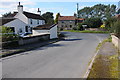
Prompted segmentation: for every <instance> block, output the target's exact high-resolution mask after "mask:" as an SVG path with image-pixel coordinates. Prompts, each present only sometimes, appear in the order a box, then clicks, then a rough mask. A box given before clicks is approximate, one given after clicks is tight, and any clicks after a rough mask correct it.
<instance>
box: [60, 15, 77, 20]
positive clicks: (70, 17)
mask: <svg viewBox="0 0 120 80" xmlns="http://www.w3.org/2000/svg"><path fill="white" fill-rule="evenodd" d="M58 20H76V17H75V16H60V17H59V18H58Z"/></svg>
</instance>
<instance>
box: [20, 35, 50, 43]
mask: <svg viewBox="0 0 120 80" xmlns="http://www.w3.org/2000/svg"><path fill="white" fill-rule="evenodd" d="M49 39H50V35H49V34H43V35H36V36H30V37H25V38H21V39H19V41H18V44H19V45H25V44H30V43H34V42H37V41H45V40H49Z"/></svg>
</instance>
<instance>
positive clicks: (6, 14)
mask: <svg viewBox="0 0 120 80" xmlns="http://www.w3.org/2000/svg"><path fill="white" fill-rule="evenodd" d="M11 14H12V13H11V12H8V13H5V14H2V17H8V16H9V15H11Z"/></svg>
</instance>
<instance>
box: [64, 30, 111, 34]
mask: <svg viewBox="0 0 120 80" xmlns="http://www.w3.org/2000/svg"><path fill="white" fill-rule="evenodd" d="M64 31H68V32H80V33H109V31H89V30H84V31H79V30H64Z"/></svg>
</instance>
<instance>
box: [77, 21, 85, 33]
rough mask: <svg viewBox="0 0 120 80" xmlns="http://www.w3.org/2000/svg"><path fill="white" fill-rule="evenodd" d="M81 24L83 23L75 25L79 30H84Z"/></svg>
mask: <svg viewBox="0 0 120 80" xmlns="http://www.w3.org/2000/svg"><path fill="white" fill-rule="evenodd" d="M82 25H83V24H82V23H79V24H78V26H77V30H80V31H82V30H84V28H83V26H82Z"/></svg>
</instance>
